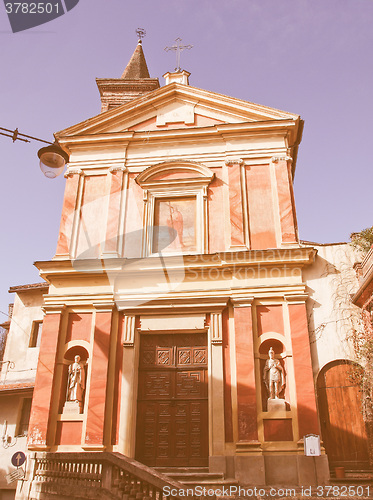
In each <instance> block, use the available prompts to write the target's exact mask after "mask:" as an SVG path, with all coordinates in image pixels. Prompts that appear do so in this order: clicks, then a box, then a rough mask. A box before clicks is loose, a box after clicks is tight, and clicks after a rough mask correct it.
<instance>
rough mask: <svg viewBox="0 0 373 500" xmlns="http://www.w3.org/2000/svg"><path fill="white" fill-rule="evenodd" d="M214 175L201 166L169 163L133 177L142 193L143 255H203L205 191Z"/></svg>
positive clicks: (178, 162) (205, 216)
mask: <svg viewBox="0 0 373 500" xmlns="http://www.w3.org/2000/svg"><path fill="white" fill-rule="evenodd" d="M213 178H214V173H213V172H212V171H211V170H210V169H209V168H207V167H206V166H205V165H201V164H200V163H194V162H189V161H185V160H184V161H179V160H178V161H170V162H165V163H160V164H157V165H153V166H152V167H149V168H147V169H146V170H144V171H143V172H141V173H140V174H139V175H138V176H137V177H136V182H137V183H138V184H139V185H140V186H141V187H142V189H143V190H144V203H145V227H144V230H145V238H144V247H143V255H144V256H146V255H151V254H158V253H159V252H162V253H166V254H167V253H184V254H185V253H204V252H206V251H207V234H208V220H207V187H208V185H209V184H210V182H211V181H212V179H213Z"/></svg>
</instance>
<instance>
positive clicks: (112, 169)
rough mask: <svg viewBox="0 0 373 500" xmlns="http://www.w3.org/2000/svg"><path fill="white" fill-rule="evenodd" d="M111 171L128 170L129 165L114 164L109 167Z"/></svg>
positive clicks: (112, 172)
mask: <svg viewBox="0 0 373 500" xmlns="http://www.w3.org/2000/svg"><path fill="white" fill-rule="evenodd" d="M109 172H110V173H111V174H114V173H115V172H127V167H126V166H124V165H113V166H112V167H110V168H109Z"/></svg>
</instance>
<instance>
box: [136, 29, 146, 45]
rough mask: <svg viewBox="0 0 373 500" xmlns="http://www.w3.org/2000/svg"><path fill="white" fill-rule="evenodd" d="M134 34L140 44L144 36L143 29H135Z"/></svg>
mask: <svg viewBox="0 0 373 500" xmlns="http://www.w3.org/2000/svg"><path fill="white" fill-rule="evenodd" d="M136 34H137V36H138V37H139V42H141V41H142V39H143V38H144V37H145V35H146V31H145V30H144V28H137V30H136Z"/></svg>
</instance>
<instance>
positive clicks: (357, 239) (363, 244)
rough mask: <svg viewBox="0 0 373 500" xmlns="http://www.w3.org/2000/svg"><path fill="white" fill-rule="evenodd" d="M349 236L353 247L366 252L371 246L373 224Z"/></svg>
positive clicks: (372, 241) (372, 243)
mask: <svg viewBox="0 0 373 500" xmlns="http://www.w3.org/2000/svg"><path fill="white" fill-rule="evenodd" d="M350 237H351V245H352V246H353V247H355V248H356V249H357V250H360V251H362V252H364V253H367V252H369V250H370V249H371V248H372V246H373V226H372V227H367V228H365V229H363V230H362V231H360V232H358V233H352V234H351V235H350Z"/></svg>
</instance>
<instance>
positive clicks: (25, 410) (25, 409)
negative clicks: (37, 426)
mask: <svg viewBox="0 0 373 500" xmlns="http://www.w3.org/2000/svg"><path fill="white" fill-rule="evenodd" d="M31 402H32V398H24V400H23V401H22V409H21V417H20V420H19V424H18V429H17V434H16V435H17V436H27V431H28V424H29V421H30V412H31Z"/></svg>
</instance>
